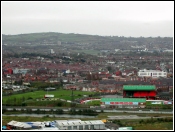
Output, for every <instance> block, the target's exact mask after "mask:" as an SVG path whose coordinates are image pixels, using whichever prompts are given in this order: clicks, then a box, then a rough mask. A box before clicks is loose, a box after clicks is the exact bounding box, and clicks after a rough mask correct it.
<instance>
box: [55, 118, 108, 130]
mask: <svg viewBox="0 0 175 132" xmlns="http://www.w3.org/2000/svg"><path fill="white" fill-rule="evenodd" d="M55 126H56V127H58V129H59V130H105V129H106V128H105V124H104V122H103V121H102V120H91V121H81V120H56V123H55Z"/></svg>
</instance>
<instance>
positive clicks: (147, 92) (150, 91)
mask: <svg viewBox="0 0 175 132" xmlns="http://www.w3.org/2000/svg"><path fill="white" fill-rule="evenodd" d="M155 97H156V87H155V85H124V86H123V98H146V99H147V100H150V99H151V100H154V99H155Z"/></svg>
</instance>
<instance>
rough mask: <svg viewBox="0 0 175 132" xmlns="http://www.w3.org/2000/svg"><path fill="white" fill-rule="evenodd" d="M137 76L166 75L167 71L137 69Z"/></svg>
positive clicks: (156, 76)
mask: <svg viewBox="0 0 175 132" xmlns="http://www.w3.org/2000/svg"><path fill="white" fill-rule="evenodd" d="M138 76H139V77H155V78H158V77H167V72H164V71H159V70H146V69H144V70H139V71H138Z"/></svg>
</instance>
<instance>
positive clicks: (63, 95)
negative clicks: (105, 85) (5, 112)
mask: <svg viewBox="0 0 175 132" xmlns="http://www.w3.org/2000/svg"><path fill="white" fill-rule="evenodd" d="M94 93H95V92H86V91H73V95H74V99H77V98H81V97H83V95H91V94H94ZM45 94H51V95H54V97H55V98H60V99H65V100H71V96H72V91H71V90H56V91H48V92H46V91H44V90H40V91H35V92H28V93H22V94H15V95H10V96H3V97H2V102H3V103H4V102H6V101H7V100H11V101H14V99H16V100H19V99H20V100H21V99H22V98H25V100H27V99H28V98H32V99H41V98H44V95H45Z"/></svg>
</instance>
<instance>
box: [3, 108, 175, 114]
mask: <svg viewBox="0 0 175 132" xmlns="http://www.w3.org/2000/svg"><path fill="white" fill-rule="evenodd" d="M3 108H6V109H7V110H9V111H11V110H13V109H16V110H18V111H20V110H21V109H23V110H27V109H31V110H32V111H36V110H38V109H40V110H45V111H50V110H51V109H52V110H53V111H56V110H57V109H62V110H63V111H65V112H66V111H69V110H70V109H71V108H44V107H37V108H36V107H35V108H34V107H31V108H30V107H11V106H9V107H7V106H6V107H3ZM74 109H75V110H76V111H79V110H83V109H90V108H74ZM92 110H95V111H96V112H101V111H102V110H103V112H120V113H121V112H126V113H157V114H173V111H167V110H159V111H152V110H144V109H143V110H128V109H126V110H116V109H113V110H107V109H101V108H99V109H98V108H95V109H92Z"/></svg>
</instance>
